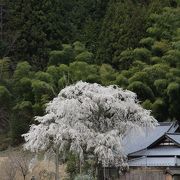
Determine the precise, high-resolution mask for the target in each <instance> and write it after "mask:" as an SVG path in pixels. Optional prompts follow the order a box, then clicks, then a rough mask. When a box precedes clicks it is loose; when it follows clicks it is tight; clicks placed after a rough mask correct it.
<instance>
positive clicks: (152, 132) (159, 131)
mask: <svg viewBox="0 0 180 180" xmlns="http://www.w3.org/2000/svg"><path fill="white" fill-rule="evenodd" d="M177 128H178V126H177V124H176V123H172V122H164V123H160V124H159V125H158V126H157V127H155V128H144V129H143V131H142V132H139V131H138V132H137V131H132V132H129V133H128V135H127V136H126V137H125V138H124V139H123V145H124V147H125V151H124V152H125V153H126V154H127V155H128V154H130V153H133V152H136V151H139V150H142V149H145V148H147V147H148V146H150V145H151V144H152V143H154V142H155V141H156V140H158V139H159V138H161V137H162V136H163V135H164V134H165V133H168V132H170V133H174V132H175V131H176V129H177ZM143 132H144V133H143Z"/></svg>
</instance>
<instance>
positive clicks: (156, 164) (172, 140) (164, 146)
mask: <svg viewBox="0 0 180 180" xmlns="http://www.w3.org/2000/svg"><path fill="white" fill-rule="evenodd" d="M124 146H125V152H126V154H127V156H128V164H129V170H128V171H127V172H126V173H125V174H124V175H123V176H121V177H120V179H121V180H140V179H141V180H180V127H179V124H178V123H177V122H163V123H160V124H159V126H157V127H155V128H153V129H152V128H145V129H144V133H143V132H132V133H130V134H128V136H127V138H126V139H125V140H124Z"/></svg>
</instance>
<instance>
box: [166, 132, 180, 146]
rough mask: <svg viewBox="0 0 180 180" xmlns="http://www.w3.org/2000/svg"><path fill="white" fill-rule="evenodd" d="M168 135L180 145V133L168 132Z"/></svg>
mask: <svg viewBox="0 0 180 180" xmlns="http://www.w3.org/2000/svg"><path fill="white" fill-rule="evenodd" d="M166 136H167V137H169V138H170V139H172V140H173V141H175V142H176V143H177V144H179V145H180V133H167V134H166Z"/></svg>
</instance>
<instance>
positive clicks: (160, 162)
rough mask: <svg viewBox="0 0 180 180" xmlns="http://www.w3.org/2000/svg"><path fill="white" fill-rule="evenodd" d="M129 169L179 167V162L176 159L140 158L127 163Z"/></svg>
mask: <svg viewBox="0 0 180 180" xmlns="http://www.w3.org/2000/svg"><path fill="white" fill-rule="evenodd" d="M128 164H129V166H130V167H135V166H139V167H141V166H143V167H146V166H159V167H161V166H180V160H179V158H176V157H159V158H157V157H144V156H143V157H141V158H135V159H132V160H129V161H128Z"/></svg>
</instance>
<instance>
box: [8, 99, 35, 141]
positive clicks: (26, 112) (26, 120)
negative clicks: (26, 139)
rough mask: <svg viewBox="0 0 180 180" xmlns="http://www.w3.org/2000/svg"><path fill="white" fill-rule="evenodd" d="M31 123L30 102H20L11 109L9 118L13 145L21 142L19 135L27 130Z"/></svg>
mask: <svg viewBox="0 0 180 180" xmlns="http://www.w3.org/2000/svg"><path fill="white" fill-rule="evenodd" d="M32 122H33V109H32V103H31V102H30V101H22V102H21V103H18V104H17V105H16V106H15V107H14V108H13V113H12V118H11V123H10V126H11V134H12V139H13V143H19V142H21V141H22V138H21V134H24V133H26V132H27V131H28V129H29V124H31V123H32Z"/></svg>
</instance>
